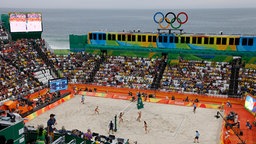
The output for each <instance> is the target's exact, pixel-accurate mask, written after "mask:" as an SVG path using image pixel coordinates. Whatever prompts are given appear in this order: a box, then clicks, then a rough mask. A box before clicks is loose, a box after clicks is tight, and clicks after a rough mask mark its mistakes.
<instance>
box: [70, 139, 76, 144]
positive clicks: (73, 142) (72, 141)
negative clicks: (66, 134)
mask: <svg viewBox="0 0 256 144" xmlns="http://www.w3.org/2000/svg"><path fill="white" fill-rule="evenodd" d="M68 144H76V139H72V140H71V141H70V142H69V143H68Z"/></svg>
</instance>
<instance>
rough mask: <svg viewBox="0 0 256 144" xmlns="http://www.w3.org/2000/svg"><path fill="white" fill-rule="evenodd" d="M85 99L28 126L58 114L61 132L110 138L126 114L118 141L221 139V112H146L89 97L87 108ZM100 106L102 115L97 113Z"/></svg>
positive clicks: (155, 107) (150, 108)
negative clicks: (114, 125) (113, 126)
mask: <svg viewBox="0 0 256 144" xmlns="http://www.w3.org/2000/svg"><path fill="white" fill-rule="evenodd" d="M80 101H81V96H79V95H77V96H75V97H74V98H73V99H71V100H69V101H67V102H65V103H63V104H62V105H60V106H57V107H56V108H54V109H52V110H50V111H47V112H45V113H44V114H42V115H40V116H38V117H36V118H35V119H33V120H31V121H29V122H27V123H26V125H30V126H35V127H36V126H37V125H39V124H44V126H46V123H47V120H48V119H49V116H50V114H51V113H54V114H56V116H55V118H56V120H57V126H56V128H57V129H61V127H62V126H65V128H66V129H67V130H72V129H78V130H80V131H83V132H86V131H87V129H91V130H92V132H96V133H99V134H100V135H106V136H108V135H109V134H108V125H109V122H110V121H111V120H112V121H113V122H114V116H115V115H117V117H118V114H119V113H120V112H122V111H123V112H124V116H123V119H124V121H123V123H120V124H118V118H117V132H115V133H114V135H115V137H116V138H124V139H130V141H131V142H134V141H137V142H138V144H159V143H161V144H162V143H175V144H189V143H193V140H194V137H195V131H196V130H198V131H199V133H200V138H199V140H200V143H203V144H206V143H207V144H217V143H218V142H219V139H220V132H221V123H222V120H221V119H215V117H214V115H216V112H217V110H215V109H205V108H197V110H196V113H195V114H194V113H193V107H182V106H175V105H167V104H156V103H148V102H144V108H143V109H140V110H138V109H137V107H136V104H137V103H136V102H133V103H132V102H130V101H126V100H117V99H110V98H99V97H88V96H86V97H85V104H81V102H80ZM97 106H99V114H95V112H94V109H95V108H96V107H97ZM138 111H141V112H142V117H141V122H138V121H136V118H137V116H138ZM143 121H146V122H147V124H148V129H149V132H148V133H145V130H144V124H143Z"/></svg>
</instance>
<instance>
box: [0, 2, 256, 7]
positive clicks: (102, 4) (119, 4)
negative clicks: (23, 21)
mask: <svg viewBox="0 0 256 144" xmlns="http://www.w3.org/2000/svg"><path fill="white" fill-rule="evenodd" d="M0 8H79V9H190V8H192V9H194V8H256V0H0Z"/></svg>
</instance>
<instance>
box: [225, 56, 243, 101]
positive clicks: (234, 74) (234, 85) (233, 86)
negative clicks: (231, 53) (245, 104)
mask: <svg viewBox="0 0 256 144" xmlns="http://www.w3.org/2000/svg"><path fill="white" fill-rule="evenodd" d="M231 63H232V67H231V75H230V83H229V90H228V97H232V98H241V97H242V96H241V95H240V96H239V95H237V91H238V78H239V69H240V68H241V66H242V64H241V58H235V59H233V61H232V62H231Z"/></svg>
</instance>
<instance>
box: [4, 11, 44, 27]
mask: <svg viewBox="0 0 256 144" xmlns="http://www.w3.org/2000/svg"><path fill="white" fill-rule="evenodd" d="M9 22H10V30H11V32H42V31H43V28H42V14H41V13H39V12H29V13H26V12H10V13H9Z"/></svg>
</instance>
